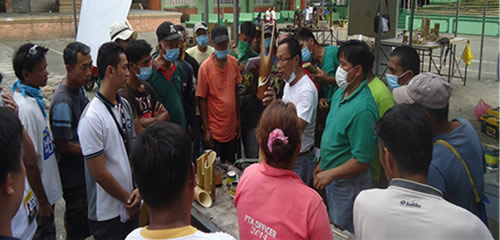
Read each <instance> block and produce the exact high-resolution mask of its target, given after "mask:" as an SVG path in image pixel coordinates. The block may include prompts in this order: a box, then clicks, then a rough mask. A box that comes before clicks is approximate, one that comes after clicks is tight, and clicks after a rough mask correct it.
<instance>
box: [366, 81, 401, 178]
mask: <svg viewBox="0 0 500 240" xmlns="http://www.w3.org/2000/svg"><path fill="white" fill-rule="evenodd" d="M368 87H369V88H370V91H371V92H372V95H373V99H374V100H375V104H377V108H378V115H379V116H380V117H382V116H384V113H385V112H387V110H389V109H390V108H392V107H393V106H394V105H396V102H394V97H393V96H392V93H391V91H390V90H389V88H388V87H387V86H386V85H385V83H384V82H382V80H380V78H378V77H375V78H374V79H373V80H372V81H371V82H370V83H368ZM370 170H371V173H372V179H373V180H375V181H378V180H379V179H380V172H381V170H382V168H381V166H380V161H379V158H378V149H377V151H376V152H375V158H374V161H373V162H372V166H371V169H370Z"/></svg>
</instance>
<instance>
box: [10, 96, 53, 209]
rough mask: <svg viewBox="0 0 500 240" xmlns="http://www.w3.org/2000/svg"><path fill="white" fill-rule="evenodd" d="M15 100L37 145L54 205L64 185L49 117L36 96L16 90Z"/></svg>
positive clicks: (23, 121)
mask: <svg viewBox="0 0 500 240" xmlns="http://www.w3.org/2000/svg"><path fill="white" fill-rule="evenodd" d="M14 100H15V101H16V103H17V105H19V119H20V120H21V122H22V123H23V126H24V128H25V129H26V131H27V132H28V135H29V136H30V138H31V141H32V142H33V145H34V146H35V151H36V156H37V159H38V167H39V168H40V177H41V179H42V184H43V188H44V190H45V194H46V195H47V200H48V201H49V203H50V204H51V205H54V204H55V203H56V201H57V200H59V199H60V198H61V197H62V185H61V178H60V177H59V167H58V166H57V160H56V155H55V154H54V145H53V142H52V134H51V132H50V131H49V127H48V126H47V119H46V118H45V117H44V116H43V113H42V110H41V109H40V107H39V105H38V103H37V101H36V99H35V98H33V97H30V96H26V97H24V96H23V95H22V94H21V93H19V92H17V91H16V92H14Z"/></svg>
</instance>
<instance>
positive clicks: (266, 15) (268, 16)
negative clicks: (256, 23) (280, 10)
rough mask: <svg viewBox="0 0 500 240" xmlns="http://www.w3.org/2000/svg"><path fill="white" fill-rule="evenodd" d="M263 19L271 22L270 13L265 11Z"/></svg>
mask: <svg viewBox="0 0 500 240" xmlns="http://www.w3.org/2000/svg"><path fill="white" fill-rule="evenodd" d="M265 18H266V20H267V21H271V12H269V10H267V11H266V14H265Z"/></svg>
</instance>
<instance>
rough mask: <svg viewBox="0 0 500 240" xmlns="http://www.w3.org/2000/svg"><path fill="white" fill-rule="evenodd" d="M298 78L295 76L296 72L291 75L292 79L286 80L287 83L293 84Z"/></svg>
mask: <svg viewBox="0 0 500 240" xmlns="http://www.w3.org/2000/svg"><path fill="white" fill-rule="evenodd" d="M296 77H297V76H296V75H295V73H294V72H292V74H290V77H289V78H288V79H285V82H286V83H288V84H290V83H291V82H293V80H295V78H296Z"/></svg>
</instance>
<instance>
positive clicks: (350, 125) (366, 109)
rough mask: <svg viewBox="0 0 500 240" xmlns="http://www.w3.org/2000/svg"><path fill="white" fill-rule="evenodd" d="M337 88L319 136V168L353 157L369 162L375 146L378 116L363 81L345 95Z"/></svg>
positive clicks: (341, 162)
mask: <svg viewBox="0 0 500 240" xmlns="http://www.w3.org/2000/svg"><path fill="white" fill-rule="evenodd" d="M344 93H345V92H344V90H342V89H340V88H339V89H337V91H336V92H335V94H334V95H333V98H332V104H331V105H330V112H329V113H328V117H327V119H326V125H325V130H324V131H323V137H322V140H321V169H322V170H328V169H331V168H335V167H338V166H340V165H342V164H344V163H345V162H347V160H349V159H351V158H354V159H356V160H358V161H359V162H361V163H370V162H371V161H372V160H373V156H374V154H375V149H376V137H375V131H374V130H373V126H374V125H375V122H376V121H377V119H378V118H379V116H378V110H377V105H376V104H375V100H374V99H373V96H372V94H371V92H370V89H369V88H368V86H367V81H366V80H365V81H363V82H362V83H361V85H359V87H358V88H357V89H356V90H355V91H354V92H353V93H352V94H351V95H350V96H349V97H347V98H346V99H344Z"/></svg>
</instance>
